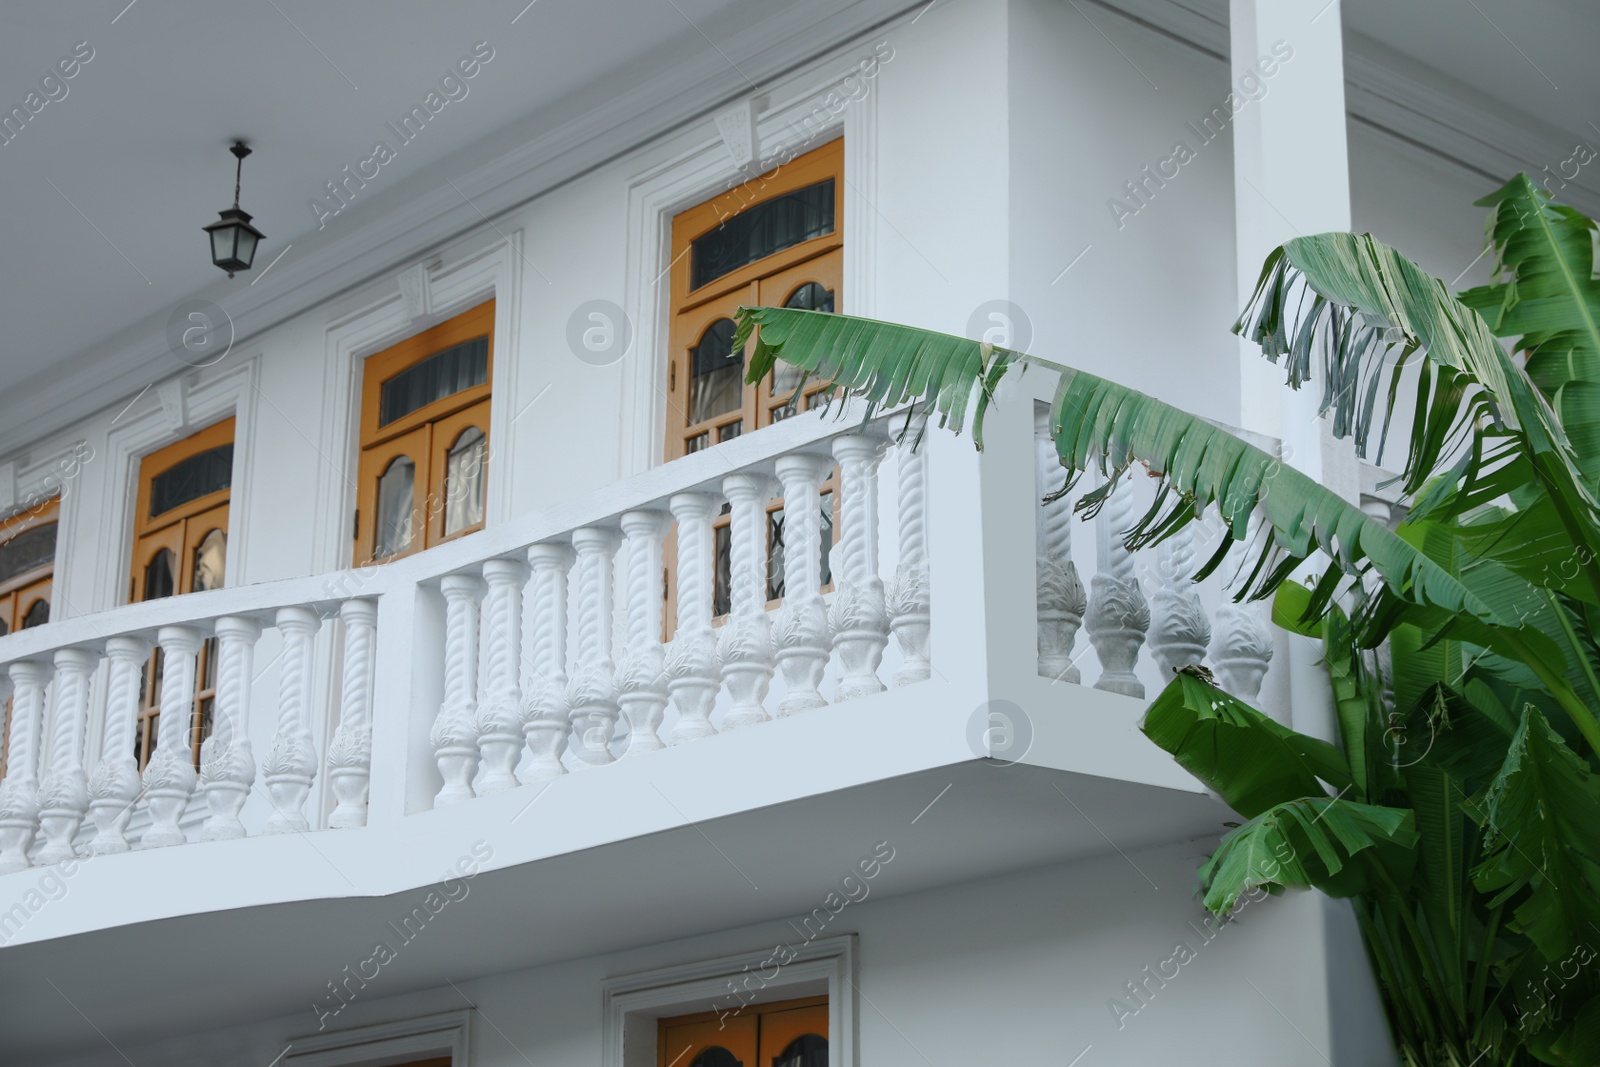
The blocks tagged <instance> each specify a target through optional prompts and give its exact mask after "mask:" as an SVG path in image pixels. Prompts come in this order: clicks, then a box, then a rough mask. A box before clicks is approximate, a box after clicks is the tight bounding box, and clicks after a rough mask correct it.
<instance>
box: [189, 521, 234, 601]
mask: <svg viewBox="0 0 1600 1067" xmlns="http://www.w3.org/2000/svg"><path fill="white" fill-rule="evenodd" d="M227 555H228V535H227V534H225V533H223V532H222V531H221V530H212V531H211V532H210V533H208V534H206V535H205V537H204V538H202V539H201V541H200V545H199V547H198V548H196V549H195V550H194V574H193V578H194V585H193V589H194V591H195V592H196V593H199V592H202V591H204V590H206V589H221V588H222V576H223V569H224V566H223V565H224V564H225V563H226V562H227Z"/></svg>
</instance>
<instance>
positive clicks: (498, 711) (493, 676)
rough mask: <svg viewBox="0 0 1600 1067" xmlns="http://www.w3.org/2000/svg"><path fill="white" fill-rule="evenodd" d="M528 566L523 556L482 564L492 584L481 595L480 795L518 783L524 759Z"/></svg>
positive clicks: (497, 791) (512, 787) (487, 794)
mask: <svg viewBox="0 0 1600 1067" xmlns="http://www.w3.org/2000/svg"><path fill="white" fill-rule="evenodd" d="M527 577H528V568H527V566H526V565H525V564H524V563H522V561H521V560H514V559H491V560H488V561H486V562H485V563H484V565H483V580H484V582H485V584H486V586H487V588H488V592H487V593H486V594H485V595H484V601H483V627H484V638H483V643H484V646H485V652H486V657H485V658H486V661H487V662H486V663H485V665H484V679H483V699H482V700H480V701H479V702H478V711H477V721H476V725H477V727H478V755H479V759H480V761H481V763H482V766H483V773H482V775H481V777H480V778H479V779H478V785H477V791H478V795H479V796H490V795H492V794H495V793H503V792H505V791H506V790H507V789H515V788H516V787H517V786H518V785H519V784H520V783H519V782H518V781H517V774H516V771H517V763H518V762H519V761H520V760H521V759H522V749H523V744H524V741H523V735H522V678H521V674H522V671H521V663H520V658H521V655H522V586H523V583H524V582H526V581H527Z"/></svg>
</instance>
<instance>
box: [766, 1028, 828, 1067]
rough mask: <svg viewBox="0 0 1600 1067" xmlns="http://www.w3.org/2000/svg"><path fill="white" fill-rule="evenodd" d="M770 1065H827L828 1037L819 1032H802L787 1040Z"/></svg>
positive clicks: (794, 1066)
mask: <svg viewBox="0 0 1600 1067" xmlns="http://www.w3.org/2000/svg"><path fill="white" fill-rule="evenodd" d="M772 1067H828V1039H827V1038H825V1037H822V1036H821V1035H819V1034H802V1035H800V1036H799V1037H797V1038H795V1039H794V1040H793V1041H791V1042H789V1047H788V1048H786V1049H784V1050H783V1052H782V1053H781V1054H780V1055H779V1056H778V1058H777V1059H775V1060H773V1061H772Z"/></svg>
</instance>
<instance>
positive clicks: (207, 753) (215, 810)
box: [199, 616, 261, 841]
mask: <svg viewBox="0 0 1600 1067" xmlns="http://www.w3.org/2000/svg"><path fill="white" fill-rule="evenodd" d="M216 629H217V686H216V688H217V692H216V700H215V701H214V702H213V703H212V712H211V736H210V737H208V738H206V739H205V740H204V741H203V742H201V744H200V790H201V792H203V793H204V794H205V797H206V807H207V809H208V810H209V811H210V815H209V816H208V817H207V818H206V822H205V825H204V826H203V827H201V828H200V835H199V836H200V840H202V841H225V840H231V839H233V838H236V837H243V836H244V834H245V830H244V824H243V823H242V822H240V821H239V811H240V809H241V808H243V807H244V802H245V801H246V800H247V799H249V797H250V787H251V786H253V785H254V784H255V781H256V761H255V753H254V752H252V751H251V747H250V733H249V730H250V727H249V716H250V683H251V680H252V677H253V676H252V672H251V662H252V660H253V659H254V652H255V644H256V639H257V638H259V637H260V636H261V624H260V623H259V622H257V621H256V620H254V619H251V618H247V617H244V616H229V617H227V618H222V619H218V620H217V627H216Z"/></svg>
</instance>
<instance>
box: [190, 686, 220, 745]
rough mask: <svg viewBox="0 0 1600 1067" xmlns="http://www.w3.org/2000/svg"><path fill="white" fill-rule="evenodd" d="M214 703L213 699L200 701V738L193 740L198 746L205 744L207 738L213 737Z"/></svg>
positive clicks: (206, 698)
mask: <svg viewBox="0 0 1600 1067" xmlns="http://www.w3.org/2000/svg"><path fill="white" fill-rule="evenodd" d="M213 703H214V700H213V698H212V697H205V698H203V699H202V700H201V701H200V724H199V736H198V737H196V738H192V739H191V740H192V741H194V742H195V743H196V744H199V743H203V742H204V741H205V739H206V738H208V737H210V736H211V710H212V704H213Z"/></svg>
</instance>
